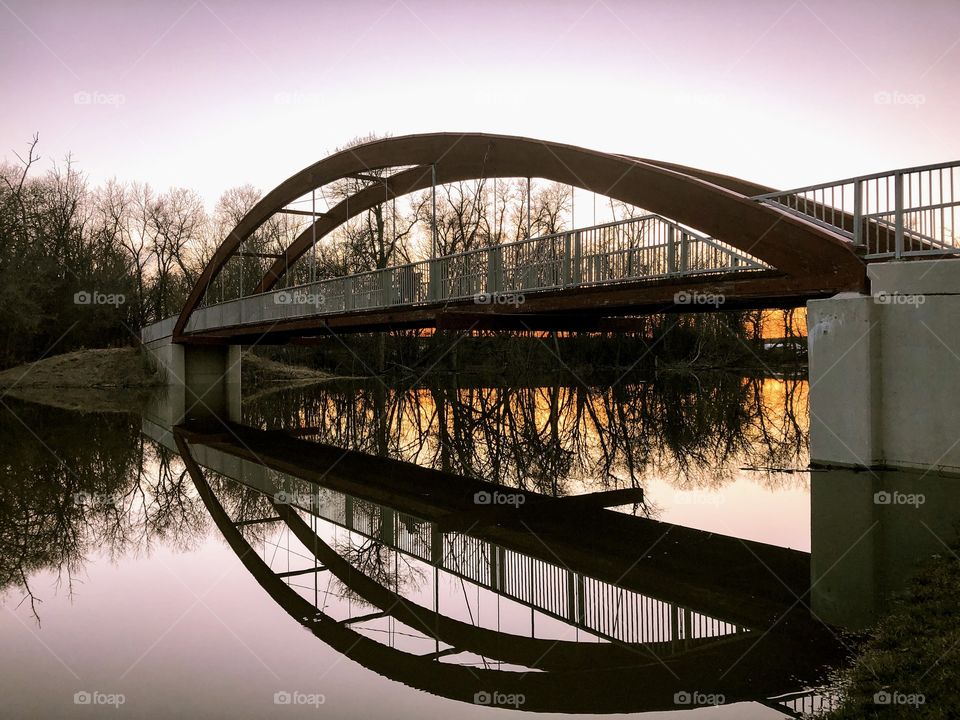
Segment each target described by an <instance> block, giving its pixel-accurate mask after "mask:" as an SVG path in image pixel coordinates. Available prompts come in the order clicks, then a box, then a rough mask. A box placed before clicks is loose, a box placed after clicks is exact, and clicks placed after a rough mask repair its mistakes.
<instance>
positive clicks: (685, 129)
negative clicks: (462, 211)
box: [0, 0, 960, 207]
mask: <svg viewBox="0 0 960 720" xmlns="http://www.w3.org/2000/svg"><path fill="white" fill-rule="evenodd" d="M958 78H960V0H920V1H919V2H910V3H907V2H902V1H897V2H889V1H887V0H863V1H860V0H851V1H848V2H839V1H838V0H768V1H764V2H761V1H759V0H758V1H755V2H753V1H749V0H703V1H692V0H691V1H689V2H684V1H678V2H649V1H638V0H583V1H577V2H573V1H569V2H564V1H559V2H546V1H544V0H525V1H524V2H514V1H504V2H482V1H478V2H470V3H466V2H448V1H446V0H352V1H350V2H345V1H343V0H340V1H338V2H298V1H291V2H224V1H222V0H169V1H165V2H162V3H158V2H141V1H138V0H133V1H130V0H123V1H121V0H109V1H107V0H88V1H86V2H83V3H80V2H76V1H75V0H64V1H63V2H53V1H44V0H0V107H2V111H0V140H2V143H0V156H2V157H3V158H4V159H6V160H9V161H15V160H16V157H15V155H14V152H19V153H21V154H23V153H24V152H25V151H26V148H27V144H28V141H29V140H30V138H31V137H32V136H33V134H34V133H39V135H40V144H39V146H38V149H39V152H40V154H41V156H42V161H41V167H49V166H50V165H51V163H52V162H54V161H58V162H62V160H63V158H64V157H65V156H66V155H67V154H68V153H70V154H71V155H72V158H73V160H74V161H75V162H76V163H77V165H78V166H79V167H80V169H81V170H82V171H84V172H85V173H86V174H87V175H88V177H89V179H90V181H91V182H92V183H94V184H96V183H100V182H102V181H104V180H106V179H107V178H110V177H117V178H119V179H121V180H127V181H133V180H138V181H145V182H149V183H150V184H152V185H153V186H154V187H155V188H158V189H160V190H163V189H166V188H168V187H171V186H182V187H191V188H194V189H196V190H198V191H199V192H200V193H201V195H202V196H203V198H204V200H205V202H206V203H207V204H208V206H210V207H212V205H213V203H214V202H215V201H216V199H217V197H219V195H220V194H221V193H222V192H224V191H225V190H226V189H228V188H230V187H233V186H236V185H240V184H243V183H252V184H253V185H255V186H257V187H258V188H260V189H262V190H264V191H267V190H269V189H271V188H273V187H274V186H275V185H276V184H278V183H279V182H281V181H282V180H284V179H285V178H287V177H289V176H290V175H292V174H293V173H295V172H296V171H298V170H300V169H301V168H303V167H305V166H307V165H309V164H311V163H313V162H316V161H317V160H320V159H321V158H323V157H325V156H326V155H328V154H329V153H330V152H332V151H333V150H335V149H336V148H337V147H338V146H341V145H343V144H344V143H346V142H348V141H350V140H351V139H352V138H355V137H357V136H361V135H366V134H368V133H371V132H372V133H377V134H380V135H384V134H390V135H403V134H408V133H421V132H433V131H474V132H491V133H504V134H511V135H524V136H528V137H535V138H540V139H545V140H552V141H557V142H566V143H571V144H575V145H581V146H584V147H589V148H594V149H598V150H605V151H611V152H618V153H625V154H630V155H637V156H641V157H649V158H654V159H660V160H666V161H672V162H678V163H682V164H686V165H692V166H696V167H701V168H705V169H709V170H714V171H719V172H723V173H727V174H730V175H735V176H738V177H742V178H745V179H749V180H753V181H756V182H760V183H764V184H768V185H771V186H774V187H780V188H788V187H796V186H799V185H805V184H809V183H815V182H826V181H829V180H836V179H840V178H843V177H848V176H852V175H857V174H863V173H867V172H874V171H881V170H887V169H891V168H894V167H904V166H910V165H918V164H924V163H933V162H940V161H946V160H956V159H960V137H958V134H957V131H956V129H957V127H958V118H960V99H958V88H960V82H958Z"/></svg>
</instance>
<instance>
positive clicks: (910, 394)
mask: <svg viewBox="0 0 960 720" xmlns="http://www.w3.org/2000/svg"><path fill="white" fill-rule="evenodd" d="M868 276H869V279H870V287H871V294H870V295H864V294H859V293H841V294H840V295H837V296H835V297H832V298H829V299H826V300H811V301H810V302H808V303H807V309H808V316H807V327H808V333H807V334H808V344H809V361H810V457H811V460H812V461H813V462H814V463H817V464H822V465H832V466H853V467H881V466H895V467H918V468H944V469H960V443H958V442H957V436H956V432H957V431H956V428H957V427H960V259H951V260H924V261H911V262H888V263H876V264H873V265H870V266H869V268H868Z"/></svg>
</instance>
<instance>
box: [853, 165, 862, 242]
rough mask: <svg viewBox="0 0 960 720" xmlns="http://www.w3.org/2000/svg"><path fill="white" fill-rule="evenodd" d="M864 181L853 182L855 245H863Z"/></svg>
mask: <svg viewBox="0 0 960 720" xmlns="http://www.w3.org/2000/svg"><path fill="white" fill-rule="evenodd" d="M862 223H863V180H854V181H853V244H854V246H857V245H863V244H864V242H863V238H862V237H861V234H862V233H863V224H862Z"/></svg>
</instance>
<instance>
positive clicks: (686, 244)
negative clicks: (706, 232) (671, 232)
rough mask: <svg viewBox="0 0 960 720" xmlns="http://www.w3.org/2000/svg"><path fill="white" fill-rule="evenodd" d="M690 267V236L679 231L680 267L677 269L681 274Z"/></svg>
mask: <svg viewBox="0 0 960 720" xmlns="http://www.w3.org/2000/svg"><path fill="white" fill-rule="evenodd" d="M689 269H690V236H689V235H687V234H686V233H685V232H683V231H682V230H681V231H680V267H679V269H678V270H677V272H679V273H680V274H681V275H682V274H683V273H685V272H687V270H689Z"/></svg>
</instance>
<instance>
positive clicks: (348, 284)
mask: <svg viewBox="0 0 960 720" xmlns="http://www.w3.org/2000/svg"><path fill="white" fill-rule="evenodd" d="M353 304H354V297H353V278H352V277H347V278H344V279H343V308H344V310H353Z"/></svg>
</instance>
